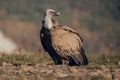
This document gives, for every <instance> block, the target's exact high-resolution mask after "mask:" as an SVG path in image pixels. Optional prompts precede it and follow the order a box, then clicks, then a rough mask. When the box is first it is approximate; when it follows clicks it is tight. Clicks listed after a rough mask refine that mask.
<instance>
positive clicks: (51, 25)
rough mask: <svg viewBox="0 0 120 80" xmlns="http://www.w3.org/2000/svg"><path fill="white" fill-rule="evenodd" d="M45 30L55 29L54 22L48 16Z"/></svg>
mask: <svg viewBox="0 0 120 80" xmlns="http://www.w3.org/2000/svg"><path fill="white" fill-rule="evenodd" d="M45 28H47V29H48V30H51V29H52V28H53V24H52V20H51V18H50V17H48V16H46V17H45Z"/></svg>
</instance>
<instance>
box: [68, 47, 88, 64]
mask: <svg viewBox="0 0 120 80" xmlns="http://www.w3.org/2000/svg"><path fill="white" fill-rule="evenodd" d="M87 64H88V60H87V57H86V55H85V51H84V49H83V48H81V49H80V54H74V55H71V58H70V63H69V65H70V66H73V65H76V66H80V65H87Z"/></svg>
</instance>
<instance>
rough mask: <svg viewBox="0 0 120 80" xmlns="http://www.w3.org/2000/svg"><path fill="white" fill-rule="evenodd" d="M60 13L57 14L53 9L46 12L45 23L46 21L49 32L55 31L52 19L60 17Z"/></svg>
mask: <svg viewBox="0 0 120 80" xmlns="http://www.w3.org/2000/svg"><path fill="white" fill-rule="evenodd" d="M59 15H60V13H59V12H56V11H55V10H53V9H47V10H46V12H45V16H44V19H45V20H44V21H45V26H44V27H45V28H46V29H48V30H49V31H50V30H52V29H53V23H52V19H53V16H59Z"/></svg>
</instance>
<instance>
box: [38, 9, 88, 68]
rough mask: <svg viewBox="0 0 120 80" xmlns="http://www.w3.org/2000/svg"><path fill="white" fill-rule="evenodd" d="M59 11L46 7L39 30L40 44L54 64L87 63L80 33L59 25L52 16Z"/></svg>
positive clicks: (56, 14) (74, 64)
mask: <svg viewBox="0 0 120 80" xmlns="http://www.w3.org/2000/svg"><path fill="white" fill-rule="evenodd" d="M59 15H60V13H59V12H56V11H55V10H53V9H47V10H46V12H45V15H44V20H43V21H42V28H41V31H40V40H41V44H42V46H43V48H44V50H45V51H46V52H48V54H49V55H50V57H51V58H52V59H53V61H54V63H55V64H56V65H68V66H80V65H87V64H88V60H87V57H86V54H85V51H84V49H83V45H82V41H83V39H82V38H81V36H80V34H79V33H77V32H76V31H75V30H73V29H71V28H70V27H68V26H65V25H60V24H59V23H58V22H57V21H56V20H54V19H53V17H54V16H59Z"/></svg>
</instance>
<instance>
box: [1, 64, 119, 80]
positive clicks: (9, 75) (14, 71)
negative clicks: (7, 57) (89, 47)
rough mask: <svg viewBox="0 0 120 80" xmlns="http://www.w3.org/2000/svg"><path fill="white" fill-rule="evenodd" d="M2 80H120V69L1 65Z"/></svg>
mask: <svg viewBox="0 0 120 80" xmlns="http://www.w3.org/2000/svg"><path fill="white" fill-rule="evenodd" d="M0 80H120V67H116V68H114V69H113V68H110V67H108V66H105V65H100V66H97V67H95V66H72V67H71V66H64V65H43V64H35V65H32V64H28V65H12V64H10V63H5V62H3V63H2V65H0Z"/></svg>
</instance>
